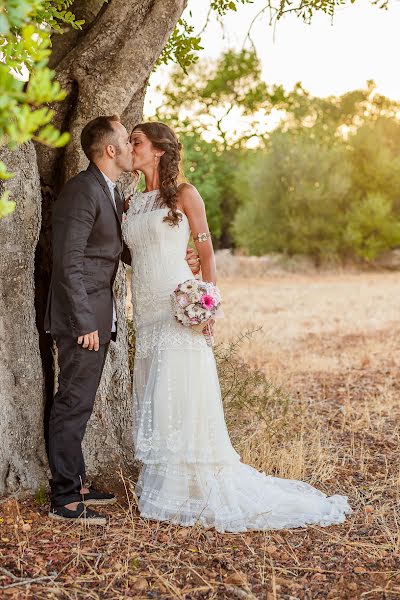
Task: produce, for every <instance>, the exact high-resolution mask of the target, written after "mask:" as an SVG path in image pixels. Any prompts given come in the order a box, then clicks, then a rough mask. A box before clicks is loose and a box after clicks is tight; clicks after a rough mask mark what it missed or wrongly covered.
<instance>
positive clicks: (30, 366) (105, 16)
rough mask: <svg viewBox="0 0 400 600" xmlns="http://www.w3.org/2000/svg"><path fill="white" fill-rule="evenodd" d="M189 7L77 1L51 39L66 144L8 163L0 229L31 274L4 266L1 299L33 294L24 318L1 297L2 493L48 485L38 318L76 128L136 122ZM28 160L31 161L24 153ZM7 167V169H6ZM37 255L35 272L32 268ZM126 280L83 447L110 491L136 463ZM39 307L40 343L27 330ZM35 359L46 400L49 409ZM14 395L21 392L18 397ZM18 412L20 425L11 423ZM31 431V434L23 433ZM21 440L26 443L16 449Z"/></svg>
mask: <svg viewBox="0 0 400 600" xmlns="http://www.w3.org/2000/svg"><path fill="white" fill-rule="evenodd" d="M185 5H186V0H130V1H129V2H128V1H124V0H110V1H109V2H108V3H104V2H103V1H102V0H76V1H75V3H74V5H73V9H74V12H75V14H76V16H77V18H84V19H85V20H86V24H85V26H84V30H83V31H82V32H75V31H71V32H67V33H65V34H63V35H60V36H58V35H57V36H56V37H55V39H54V40H53V52H52V57H51V66H52V68H54V69H55V71H56V77H57V79H58V80H59V81H60V83H61V85H62V86H63V88H64V89H65V90H66V91H67V97H66V99H65V100H64V101H63V102H62V103H60V104H58V105H56V106H54V107H53V108H54V109H55V111H56V115H55V119H54V121H53V122H54V123H55V125H57V126H58V127H60V129H62V130H68V131H70V133H71V142H70V144H69V145H68V146H67V147H66V148H65V149H61V150H52V149H49V148H45V147H43V146H37V147H36V154H37V156H36V157H35V155H34V153H33V150H32V147H31V146H29V147H27V148H25V149H21V150H18V151H17V152H15V153H14V155H15V159H14V161H16V162H17V163H18V164H22V163H24V161H25V163H26V169H22V168H21V170H20V171H19V172H18V175H17V178H16V180H14V181H15V183H14V185H16V186H19V187H18V193H17V194H14V197H15V199H16V200H17V202H18V203H19V208H18V211H17V213H15V214H14V215H12V216H11V217H8V218H7V219H5V220H4V221H3V222H0V226H1V229H0V243H1V242H3V243H5V239H3V237H4V238H6V236H7V235H8V234H7V232H8V230H9V231H10V232H11V230H12V231H13V236H14V237H11V233H10V235H9V238H10V239H9V240H8V243H9V244H10V243H12V240H13V239H14V238H15V239H16V240H19V242H20V244H21V252H22V253H23V258H24V260H25V263H24V264H27V265H28V264H29V267H30V268H29V269H27V270H25V269H24V270H23V269H22V268H21V267H19V266H18V264H19V263H18V262H17V259H16V258H13V259H11V257H9V258H7V261H6V263H4V265H2V267H1V268H2V272H1V275H2V286H3V288H2V291H3V289H5V290H6V287H7V285H6V284H7V280H8V279H11V278H14V277H15V282H14V285H15V286H17V288H18V289H22V287H23V289H25V290H28V291H29V292H30V295H29V294H27V295H26V298H25V304H24V310H25V311H26V316H22V315H21V314H20V313H21V308H20V310H19V311H18V309H17V306H16V304H17V303H18V300H16V303H15V304H14V303H12V304H11V303H10V304H8V302H9V299H8V298H9V296H8V295H7V294H10V293H11V292H7V290H6V292H3V295H2V298H1V300H0V302H1V304H0V318H3V319H4V321H7V326H6V327H5V326H4V325H3V327H2V329H1V330H0V335H1V336H2V338H3V339H4V349H3V348H2V360H3V363H4V364H3V363H2V364H1V366H0V368H1V375H2V378H3V379H4V381H6V382H7V386H8V388H4V390H5V391H3V387H2V389H1V392H0V393H1V403H2V405H3V406H2V408H1V409H0V411H1V412H0V415H1V419H0V427H1V429H0V433H1V434H2V433H3V432H5V435H2V437H1V438H0V493H4V492H5V493H7V492H9V491H11V490H14V489H15V488H16V487H18V486H19V487H20V488H25V487H30V488H32V487H36V486H37V485H38V484H39V483H40V482H42V483H45V482H46V477H47V475H46V472H45V469H46V465H45V460H44V456H43V444H42V414H43V410H44V414H45V418H44V420H45V423H46V419H47V416H48V412H49V409H50V406H51V398H52V392H53V377H52V362H53V361H52V351H51V340H50V336H48V335H46V334H45V333H44V331H43V315H44V308H45V299H46V295H47V289H48V285H49V278H50V271H51V264H50V256H51V212H52V205H53V202H54V200H55V198H56V196H57V194H58V192H59V190H60V188H61V186H62V184H63V183H64V181H65V180H66V179H68V178H69V177H71V176H72V175H74V174H75V173H77V172H78V171H79V170H81V169H84V168H86V166H87V160H86V159H85V157H84V155H83V153H82V151H81V149H80V142H79V136H80V132H81V129H82V127H83V126H84V124H85V123H86V122H87V121H89V120H90V119H92V118H94V117H95V116H98V115H100V114H115V113H117V114H119V115H120V116H121V119H122V122H123V123H124V125H125V126H126V127H127V129H128V131H129V130H130V129H131V127H132V126H133V124H134V123H135V122H137V121H138V120H139V119H140V118H141V114H142V107H143V100H144V95H145V91H146V86H147V80H148V77H149V75H150V73H151V70H152V68H153V66H154V63H155V62H156V60H157V58H158V56H159V55H160V53H161V51H162V49H163V47H164V45H165V43H166V41H167V39H168V36H169V34H170V33H171V31H172V30H173V28H174V26H175V24H176V22H177V20H178V19H179V17H180V15H181V14H182V12H183V9H184V8H185ZM28 148H29V151H28ZM24 152H25V155H24V154H23V153H24ZM28 152H29V156H28V155H27V154H26V153H28ZM18 161H20V162H18ZM7 164H10V165H11V163H10V162H9V161H8V162H7ZM11 166H13V165H11ZM37 169H38V170H39V174H40V180H41V190H42V217H43V218H42V227H41V233H40V238H39V242H38V244H37V247H36V255H35V242H36V237H35V235H36V236H37V234H38V228H39V226H40V221H39V215H40V204H39V202H38V197H39V196H38V195H39V186H38V182H37V179H36V180H35V183H34V182H33V181H34V175H35V174H37ZM14 170H16V169H15V168H14ZM36 176H37V175H36ZM28 182H31V184H30V188H29V191H28V192H26V193H25V197H26V203H27V204H29V206H30V207H32V206H35V207H36V213H35V215H36V216H35V217H34V216H33V212H32V208H31V210H30V213H29V215H30V216H28V214H25V208H24V207H23V206H22V204H23V201H22V196H23V191H22V186H28ZM35 198H36V204H35ZM21 210H22V212H21ZM33 223H35V227H36V229H34V227H33ZM33 231H35V235H33V233H32V232H33ZM32 236H33V237H32ZM34 255H35V273H33V268H32V264H33V258H34ZM124 275H125V271H124V267H123V266H122V265H121V266H120V269H119V273H118V276H117V280H116V284H115V294H116V297H117V311H118V322H119V334H118V340H117V343H113V342H112V343H111V347H110V352H109V357H108V359H107V362H106V366H105V369H104V374H103V378H102V381H101V384H100V388H99V391H98V395H97V399H96V404H95V410H94V413H93V416H92V418H91V420H90V422H89V426H88V430H87V433H86V437H85V443H84V448H85V457H86V461H87V467H88V474H89V475H90V476H92V478H93V479H94V480H96V479H101V480H102V481H104V480H107V482H110V483H114V484H115V483H116V482H117V480H118V471H119V467H122V468H123V469H125V470H126V469H130V468H131V466H132V462H133V454H132V451H133V448H132V436H131V427H132V422H131V420H132V417H131V382H130V375H129V369H128V349H127V337H126V322H125V294H126V286H125V277H124ZM34 282H35V304H34V302H33V288H34ZM8 283H10V282H8ZM7 289H8V288H7ZM5 294H6V295H5ZM6 303H7V307H6V306H5V304H6ZM10 307H12V309H10ZM35 308H36V322H37V330H38V332H39V344H38V336H37V331H35V328H34V326H33V319H34V316H33V315H34V314H35ZM23 314H24V315H25V313H23ZM0 324H1V321H0ZM3 332H4V333H3ZM10 340H13V343H17V342H16V340H20V345H19V346H14V347H16V348H17V354H18V357H21V358H22V359H23V360H22V362H23V371H24V372H26V377H27V378H28V377H31V378H32V385H29V386H26V388H25V387H22V386H23V385H24V384H23V383H22V380H21V382H20V379H18V378H17V373H16V370H15V369H14V370H11V369H10V367H9V365H12V364H13V360H12V355H11V352H10V350H11V346H9V345H7V344H8V343H9V341H10ZM22 341H23V343H22ZM39 346H40V354H39ZM40 356H41V363H42V366H43V375H44V386H45V389H46V394H45V396H46V398H47V400H46V406H45V409H43V404H44V399H43V395H44V394H43V392H42V389H43V380H42V372H41V368H40ZM20 370H21V369H20ZM35 377H36V379H35ZM20 389H24V390H26V392H25V393H24V394H20V393H19V390H20ZM12 398H17V401H16V402H13V400H12ZM24 403H25V404H24ZM26 404H29V407H30V409H29V413H27V412H26V411H25V412H23V410H22V407H23V406H25V405H26ZM17 413H19V415H18V421H17V417H15V416H13V415H16V414H17ZM28 428H29V430H30V431H29V435H28V434H27V433H26V431H27V429H28ZM11 430H13V431H14V432H16V433H14V436H15V438H14V439H15V441H14V442H13V444H12V445H11V446H10V447H12V452H13V456H14V462H15V464H18V468H17V469H16V470H15V475H11V470H10V467H9V465H10V460H9V456H10V451H8V450H7V446H8V445H10V441H9V440H10V435H11V434H10V431H11ZM24 436H26V440H25V442H24V443H22V441H21V439H22V438H24ZM29 449H30V450H31V453H30V454H29V452H28V450H29ZM24 461H26V462H24ZM13 464H14V463H13ZM21 465H22V466H21ZM12 472H13V473H14V471H12Z"/></svg>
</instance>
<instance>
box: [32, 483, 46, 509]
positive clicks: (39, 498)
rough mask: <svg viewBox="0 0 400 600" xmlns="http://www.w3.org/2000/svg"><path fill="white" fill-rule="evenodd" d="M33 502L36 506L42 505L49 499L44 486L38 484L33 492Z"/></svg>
mask: <svg viewBox="0 0 400 600" xmlns="http://www.w3.org/2000/svg"><path fill="white" fill-rule="evenodd" d="M34 500H35V504H36V506H44V505H45V504H47V502H48V501H49V499H48V496H47V492H46V488H45V487H44V486H40V487H39V488H38V489H37V490H36V493H35V498H34Z"/></svg>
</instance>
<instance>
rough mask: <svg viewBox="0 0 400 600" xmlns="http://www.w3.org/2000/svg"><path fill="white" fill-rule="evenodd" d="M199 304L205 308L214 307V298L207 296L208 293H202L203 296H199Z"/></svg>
mask: <svg viewBox="0 0 400 600" xmlns="http://www.w3.org/2000/svg"><path fill="white" fill-rule="evenodd" d="M201 305H202V307H203V308H205V309H207V310H210V309H211V308H214V305H215V302H214V298H213V297H212V296H209V295H208V294H204V296H202V297H201Z"/></svg>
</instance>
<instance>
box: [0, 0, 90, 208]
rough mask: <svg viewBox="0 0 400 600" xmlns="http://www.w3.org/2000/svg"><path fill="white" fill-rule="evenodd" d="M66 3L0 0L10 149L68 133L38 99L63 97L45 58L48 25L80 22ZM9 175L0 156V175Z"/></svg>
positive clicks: (2, 139)
mask: <svg viewBox="0 0 400 600" xmlns="http://www.w3.org/2000/svg"><path fill="white" fill-rule="evenodd" d="M71 5H72V0H64V1H60V0H53V1H50V0H0V43H1V47H2V59H3V60H2V62H1V63H0V147H1V146H5V145H6V146H8V147H9V148H10V149H15V148H16V147H17V146H18V145H20V144H23V143H25V142H27V141H29V140H32V139H33V140H36V141H38V142H41V143H43V144H47V145H49V146H52V147H60V146H64V145H65V144H66V143H67V142H68V140H69V134H68V133H63V134H61V133H60V132H59V131H58V130H57V129H56V128H55V127H53V125H51V120H52V118H53V115H54V111H52V110H50V109H49V108H47V107H45V106H43V105H44V104H47V103H52V102H59V101H60V100H63V98H64V97H65V93H64V92H63V91H62V90H61V88H60V85H59V83H58V82H57V81H55V80H54V72H53V71H52V70H50V69H49V68H48V67H47V63H48V59H49V56H50V53H51V48H50V33H51V31H52V29H54V30H61V24H62V25H69V26H72V27H75V28H77V29H80V28H81V26H82V23H83V21H77V20H75V17H74V15H73V13H72V12H71V11H69V10H68V9H69V7H70V6H71ZM26 72H28V81H27V82H25V81H23V77H24V75H25V74H26ZM11 176H12V174H11V173H9V172H8V171H7V168H6V165H5V164H4V163H3V162H1V161H0V179H9V178H10V177H11ZM8 195H9V194H8V193H7V192H5V194H4V195H3V196H2V198H1V202H0V217H2V216H6V215H7V214H10V213H11V212H12V210H13V209H14V208H15V203H14V202H8Z"/></svg>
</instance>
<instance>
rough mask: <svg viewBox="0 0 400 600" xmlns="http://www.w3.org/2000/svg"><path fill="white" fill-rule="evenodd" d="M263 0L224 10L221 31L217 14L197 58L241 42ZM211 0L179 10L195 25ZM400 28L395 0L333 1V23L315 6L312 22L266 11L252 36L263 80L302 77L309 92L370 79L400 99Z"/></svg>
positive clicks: (155, 99)
mask: <svg viewBox="0 0 400 600" xmlns="http://www.w3.org/2000/svg"><path fill="white" fill-rule="evenodd" d="M264 5H265V0H255V1H254V3H253V4H252V5H244V6H239V7H238V11H237V12H236V13H230V14H228V15H226V16H225V17H223V22H224V31H222V29H221V26H220V25H219V23H218V22H217V20H216V19H215V18H214V19H213V20H212V21H211V22H210V24H209V26H208V27H207V29H206V31H205V32H204V33H203V35H202V46H203V47H204V49H203V50H202V51H201V52H200V59H201V58H206V57H212V58H216V57H218V56H219V55H220V54H221V52H222V51H223V50H226V49H227V48H235V49H237V50H240V49H241V48H242V46H243V42H244V39H245V36H246V32H247V30H248V28H249V26H250V23H251V21H252V19H253V17H254V16H255V15H256V14H257V13H258V12H259V11H260V10H261V8H263V6H264ZM208 6H209V2H207V1H206V0H189V5H188V8H187V9H186V11H185V14H184V16H186V17H187V18H188V20H189V21H190V22H192V23H194V25H195V32H198V31H199V30H201V28H202V26H203V25H204V23H205V19H206V15H207V10H208ZM189 10H191V12H192V17H190V15H189ZM399 30H400V2H399V1H398V0H390V8H389V9H388V10H382V9H378V8H377V7H376V6H373V5H371V3H370V2H368V1H367V0H356V2H355V4H353V5H351V4H349V5H348V6H345V7H341V8H340V9H338V10H337V12H336V14H335V17H334V20H333V23H332V21H331V19H330V17H329V16H328V15H325V14H323V13H316V14H315V15H314V18H313V19H312V22H311V25H307V24H305V23H304V22H303V21H302V20H301V19H300V18H299V17H296V16H295V15H294V14H289V15H286V16H284V17H283V18H282V19H281V20H280V21H278V23H277V25H276V27H275V28H274V27H273V26H270V25H269V23H268V17H267V16H265V17H263V18H261V19H260V20H259V21H257V23H256V24H255V26H254V27H253V29H252V38H253V41H254V43H255V46H256V50H257V53H258V55H259V57H260V60H261V63H262V75H263V78H264V80H265V81H266V82H267V83H268V84H283V86H284V87H285V88H286V89H291V88H292V87H293V85H294V84H295V83H296V82H297V81H300V82H301V83H302V84H303V86H304V87H305V89H307V90H308V91H310V92H311V93H312V94H313V95H316V96H328V95H339V94H342V93H344V92H346V91H349V90H353V89H357V88H364V87H365V85H366V81H367V80H368V79H373V80H374V81H375V82H376V84H377V90H378V91H379V92H380V93H382V94H384V95H386V96H388V97H390V98H392V99H395V100H400V68H399V65H398V64H397V60H398V57H400V34H399ZM167 77H168V68H162V69H160V70H159V71H158V72H156V73H155V74H154V75H153V76H152V79H151V80H150V87H149V90H148V93H147V97H146V103H145V114H147V115H149V116H150V115H151V114H152V113H153V112H154V107H156V106H157V104H158V103H159V102H160V96H159V95H157V93H156V92H155V87H156V86H157V84H159V83H160V82H162V81H163V80H164V81H165V79H166V78H167Z"/></svg>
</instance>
